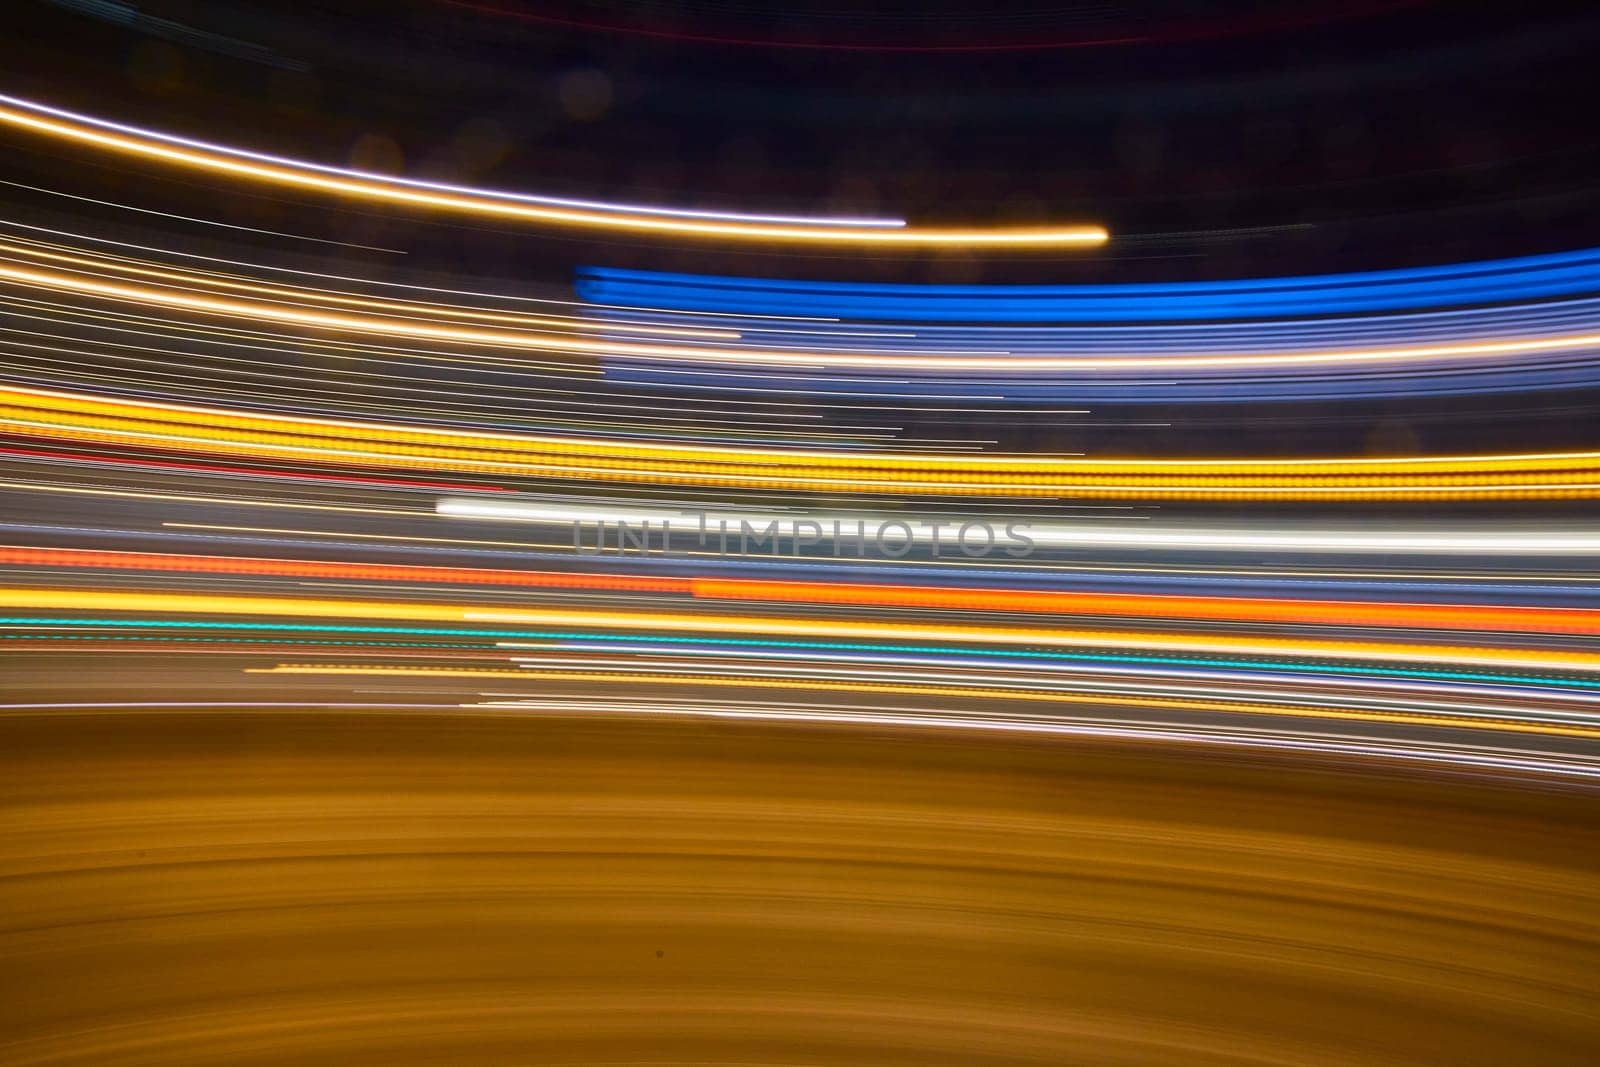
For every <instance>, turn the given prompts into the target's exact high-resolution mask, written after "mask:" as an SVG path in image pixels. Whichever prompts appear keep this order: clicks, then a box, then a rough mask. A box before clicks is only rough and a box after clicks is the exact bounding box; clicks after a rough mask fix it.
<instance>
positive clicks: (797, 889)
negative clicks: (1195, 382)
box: [0, 711, 1600, 1067]
mask: <svg viewBox="0 0 1600 1067" xmlns="http://www.w3.org/2000/svg"><path fill="white" fill-rule="evenodd" d="M0 797H3V810H4V821H3V824H0V876H3V880H0V927H3V929H0V1062H4V1063H6V1064H10V1065H15V1067H21V1065H32V1064H201V1063H205V1064H223V1063H226V1064H283V1063H294V1064H341V1065H342V1064H475V1063H486V1064H509V1063H585V1064H622V1063H626V1064H647V1063H648V1064H681V1063H715V1064H748V1063H780V1064H802V1063H871V1064H977V1063H983V1064H1024V1063H1026V1064H1035V1063H1050V1064H1246V1063H1249V1064H1265V1063H1275V1064H1450V1065H1458V1064H1574V1065H1577V1064H1584V1065H1587V1064H1593V1063H1596V1062H1600V1021H1597V1016H1596V1010H1597V996H1596V992H1597V985H1600V929H1597V917H1600V879H1597V877H1596V862H1597V859H1600V848H1597V847H1596V845H1597V834H1596V829H1597V828H1596V819H1595V812H1596V809H1595V805H1594V802H1593V796H1592V794H1591V793H1588V792H1582V791H1578V790H1571V791H1562V790H1558V789H1555V788H1550V789H1543V790H1541V789H1537V788H1533V787H1530V786H1528V785H1527V784H1525V783H1524V784H1513V783H1509V782H1499V783H1497V782H1492V781H1484V780H1474V779H1469V778H1466V777H1461V776H1456V777H1445V776H1442V775H1440V776H1429V775H1427V774H1425V773H1424V772H1419V771H1417V770H1416V769H1415V768H1407V769H1406V770H1405V771H1404V772H1399V771H1394V770H1374V769H1372V768H1370V767H1357V766H1341V765H1335V764H1332V763H1321V764H1315V763H1296V762H1295V761H1294V760H1293V759H1290V758H1287V757H1284V756H1282V755H1281V754H1280V755H1276V756H1274V757H1273V758H1272V759H1271V760H1270V761H1267V760H1265V759H1257V758H1253V757H1249V756H1246V755H1239V754H1226V755H1223V754H1218V753H1216V752H1205V751H1199V750H1195V749H1179V748H1162V747H1159V746H1154V745H1144V746H1141V747H1140V748H1138V749H1131V748H1123V747H1117V746H1113V745H1109V744H1095V743H1084V742H1078V741H1070V742H1068V741H1063V742H1061V743H1053V742H1052V743H1043V744H1041V743H1039V742H1038V741H1037V740H1031V741H1023V740H1017V741H1012V740H1006V739H998V740H996V739H990V738H976V739H975V738H972V737H959V738H958V737H955V736H953V735H951V734H946V733H939V732H933V731H927V732H904V733H887V732H876V733H874V732H866V731H859V730H858V731H843V730H841V731H830V730H826V729H815V728H804V729H802V728H782V727H767V726H755V725H749V724H715V723H702V722H685V721H672V722H659V721H645V720H630V719H593V720H584V719H577V718H539V717H532V716H517V715H506V716H493V715H477V716H474V715H468V714H457V715H452V714H417V715H400V714H389V715H378V714H353V713H351V714H343V713H332V712H322V713H317V714H315V715H311V714H300V713H293V712H281V713H266V712H260V713H249V712H245V713H240V712H231V713H228V714H220V713H210V712H192V713H168V712H161V711H147V712H127V711H122V712H117V713H109V712H108V713H99V712H81V711H80V712H75V713H70V714H68V713H63V712H52V713H48V714H11V715H9V716H7V717H3V718H0Z"/></svg>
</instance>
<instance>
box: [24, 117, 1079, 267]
mask: <svg viewBox="0 0 1600 1067" xmlns="http://www.w3.org/2000/svg"><path fill="white" fill-rule="evenodd" d="M0 123H3V124H5V125H8V126H11V127H13V128H15V129H20V130H26V131H28V132H31V133H35V134H40V135H43V136H46V137H49V138H52V139H55V140H59V141H68V142H72V143H74V144H79V145H87V146H90V147H93V148H98V149H102V150H105V151H109V152H114V153H117V154H120V155H127V156H134V157H136V158H140V159H146V160H151V161H154V162H157V163H162V164H167V165H170V166H177V167H181V168H184V169H188V170H198V171H204V172H208V173H212V174H222V175H228V176H232V177H236V178H244V179H247V180H249V181H252V182H257V183H262V184H266V185H274V186H279V187H288V188H295V189H303V190H306V191H309V192H314V193H326V194H332V195H336V196H344V197H350V198H353V199H356V200H365V201H369V202H378V203H390V204H400V205H405V206H409V207H415V208H422V209H425V210H431V211H443V212H452V213H457V214H469V215H479V216H486V217H490V218H500V219H514V220H517V221H522V222H530V223H543V224H548V225H554V226H564V227H577V228H583V229H592V230H612V231H620V232H623V233H634V234H638V235H640V236H653V235H662V236H669V237H689V238H699V239H712V240H717V239H721V240H734V241H766V242H781V243H805V244H829V245H845V246H849V245H856V246H862V247H878V246H891V247H892V246H897V245H898V246H909V247H940V246H945V247H956V248H959V247H998V248H1019V249H1026V248H1094V247H1098V246H1099V245H1102V244H1104V243H1105V242H1106V240H1107V238H1108V234H1107V233H1106V231H1105V230H1104V229H1103V228H1102V227H1099V226H1059V227H1033V228H1024V229H989V230H982V229H916V228H909V227H908V228H878V227H870V226H840V225H829V224H827V223H826V221H825V220H819V221H818V223H816V224H813V225H805V224H800V223H798V222H797V223H788V224H777V223H763V222H736V221H720V220H716V219H698V218H675V217H671V216H663V215H658V214H649V213H647V212H643V211H639V210H637V209H635V210H633V211H630V210H629V209H628V208H626V207H622V206H619V207H618V208H617V209H615V210H592V209H585V208H577V207H560V206H555V205H543V204H536V203H528V202H520V201H514V200H507V199H497V198H495V197H493V196H491V195H488V194H487V193H478V194H474V193H468V192H464V191H463V192H444V191H433V190H425V189H420V188H416V187H413V186H408V185H405V184H402V183H399V182H394V181H386V180H383V179H382V178H379V177H377V176H372V177H357V176H354V175H351V176H339V175H332V174H326V173H320V172H318V171H316V170H314V169H311V167H310V166H307V165H296V164H292V163H288V162H285V163H269V162H263V161H257V160H250V159H246V158H240V157H238V156H230V155H227V154H224V153H222V152H217V151H210V150H206V149H203V148H199V147H185V146H179V145H175V144H171V143H167V142H163V141H161V140H158V139H156V138H153V137H148V136H141V135H138V134H135V133H119V132H112V131H109V130H105V129H99V128H96V127H93V126H90V125H87V124H85V123H81V122H74V121H71V120H67V119H62V118H55V117H47V116H46V115H43V114H39V113H36V112H32V111H28V110H24V109H21V108H18V107H16V106H13V105H11V104H0Z"/></svg>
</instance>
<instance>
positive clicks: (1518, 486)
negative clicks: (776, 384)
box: [0, 387, 1600, 500]
mask: <svg viewBox="0 0 1600 1067" xmlns="http://www.w3.org/2000/svg"><path fill="white" fill-rule="evenodd" d="M102 412H105V413H108V414H100V413H102ZM8 426H9V427H12V428H13V432H21V433H29V434H37V435H39V436H43V437H48V438H53V439H58V440H74V441H92V442H105V443H108V444H117V443H121V444H124V445H128V446H133V447H141V446H142V447H165V448H170V449H178V450H182V451H185V452H200V453H206V454H216V455H234V456H250V457H255V458H258V459H263V460H271V459H276V460H284V459H291V458H292V459H298V460H302V461H306V462H317V463H346V464H353V465H358V466H383V467H405V468H408V469H420V470H449V471H470V472H479V473H499V474H502V475H507V476H511V475H521V476H530V475H538V476H546V477H565V478H572V479H581V480H586V481H594V480H601V481H622V482H656V483H660V484H665V485H702V486H704V485H716V486H732V487H762V488H769V489H798V490H830V491H851V490H854V491H857V492H887V493H896V494H902V495H909V494H930V493H942V494H946V495H954V496H1015V497H1059V496H1063V495H1067V496H1079V497H1083V498H1087V499H1141V498H1142V499H1250V498H1273V499H1288V500H1322V499H1367V500H1385V499H1411V498H1419V497H1430V498H1456V499H1529V498H1563V497H1582V498H1586V499H1587V498H1593V497H1596V496H1600V453H1594V452H1583V453H1567V454H1560V453H1556V454H1533V455H1483V456H1429V457H1415V458H1411V457H1393V458H1367V457H1350V458H1344V459H1328V460H1311V459H1308V460H1293V459H1291V460H1230V459H1192V460H1135V459H1128V460H1093V459H1083V460H1078V459H1054V460H1040V459H1035V458H1029V457H1004V456H1000V457H985V458H981V459H971V460H965V459H961V458H958V457H943V456H932V455H926V456H905V455H884V456H878V457H864V456H861V455H858V454H855V453H845V452H840V453H825V452H798V451H796V452H784V451H776V450H763V449H754V448H746V449H715V448H696V447H692V446H687V445H660V446H645V445H634V444H628V443H624V442H620V441H607V440H589V441H583V440H559V439H551V438H536V437H518V436H514V435H509V434H487V433H468V432H456V433H442V432H438V431H431V430H417V429H412V428H407V427H403V426H387V425H379V424H368V423H358V422H342V421H334V420H325V419H308V418H295V417H287V416H268V415H257V414H253V413H251V412H248V411H243V410H225V409H211V408H201V407H193V406H189V405H179V404H160V403H153V402H148V401H124V400H116V399H110V398H102V397H95V396H89V395H85V394H77V393H67V392H59V391H53V390H38V389H21V388H16V387H0V427H8ZM336 445H337V446H348V447H335V446H336ZM819 470H820V471H826V472H829V475H830V476H828V477H820V476H818V475H817V473H816V472H817V471H819ZM835 472H836V473H835Z"/></svg>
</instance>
